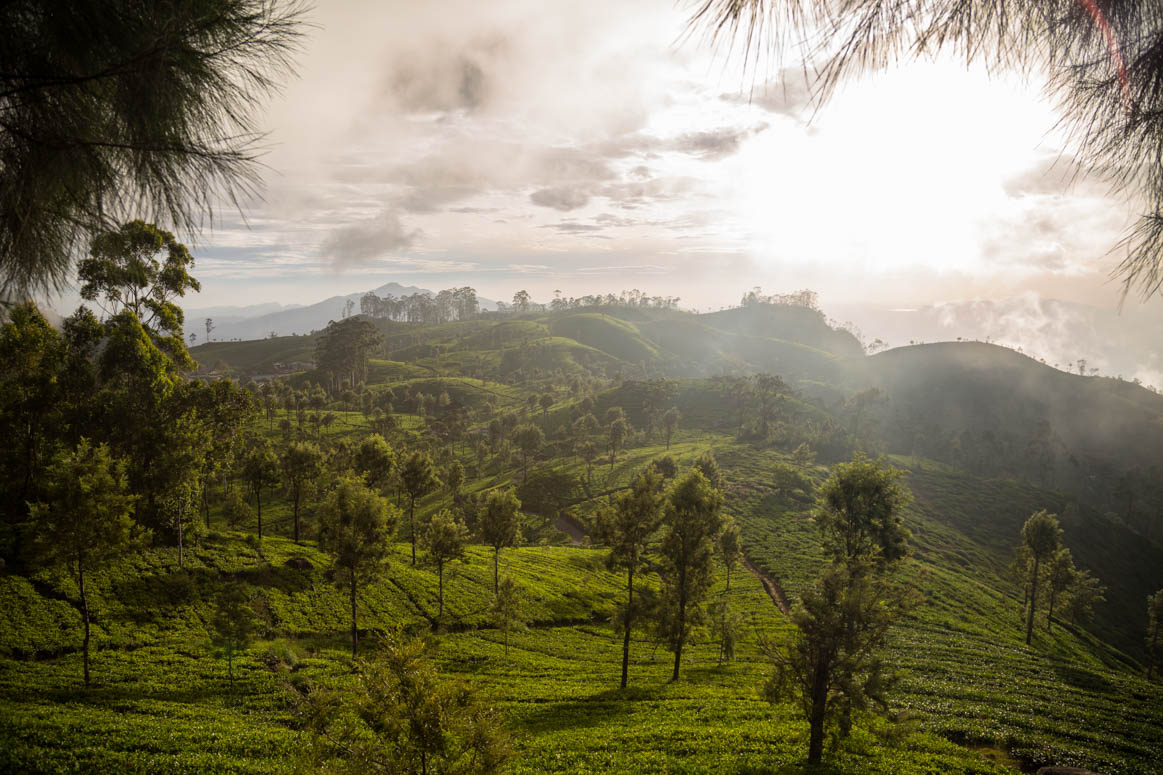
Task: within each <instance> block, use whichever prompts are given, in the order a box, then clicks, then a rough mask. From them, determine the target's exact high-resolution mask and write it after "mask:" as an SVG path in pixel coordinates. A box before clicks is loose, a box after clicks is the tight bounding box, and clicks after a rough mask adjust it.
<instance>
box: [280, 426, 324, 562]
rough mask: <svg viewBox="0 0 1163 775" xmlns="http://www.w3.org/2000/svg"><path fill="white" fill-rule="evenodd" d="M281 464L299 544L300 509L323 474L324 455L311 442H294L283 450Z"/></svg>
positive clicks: (295, 534)
mask: <svg viewBox="0 0 1163 775" xmlns="http://www.w3.org/2000/svg"><path fill="white" fill-rule="evenodd" d="M279 463H280V465H281V467H282V474H283V475H282V480H283V484H285V485H286V487H287V490H288V492H289V494H290V497H291V504H292V506H293V509H294V531H295V532H294V536H295V543H298V542H299V508H300V506H301V504H302V501H303V499H304V497H307V496H309V494H310V492H311V490H312V488H313V487H314V485H315V483H316V481H317V480H318V478H319V476H320V475H321V474H322V473H323V453H322V451H321V450H320V449H319V447H317V446H316V445H314V444H312V443H311V442H309V441H293V442H291V443H290V444H289V445H287V448H286V449H284V450H283V456H282V458H281V459H280V461H279Z"/></svg>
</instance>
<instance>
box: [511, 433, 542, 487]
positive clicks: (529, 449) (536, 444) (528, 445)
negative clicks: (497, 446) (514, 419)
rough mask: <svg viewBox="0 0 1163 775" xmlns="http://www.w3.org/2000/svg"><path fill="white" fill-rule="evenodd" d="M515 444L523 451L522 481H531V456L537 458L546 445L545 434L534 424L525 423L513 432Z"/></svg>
mask: <svg viewBox="0 0 1163 775" xmlns="http://www.w3.org/2000/svg"><path fill="white" fill-rule="evenodd" d="M513 443H515V444H516V445H517V449H519V450H521V481H522V482H525V481H528V479H529V456H530V455H533V456H536V455H537V453H538V452H540V451H541V445H543V444H544V443H545V434H544V433H542V432H541V429H540V428H538V427H537V426H536V425H534V424H533V423H525V424H524V425H521V426H518V428H517V430H515V431H513Z"/></svg>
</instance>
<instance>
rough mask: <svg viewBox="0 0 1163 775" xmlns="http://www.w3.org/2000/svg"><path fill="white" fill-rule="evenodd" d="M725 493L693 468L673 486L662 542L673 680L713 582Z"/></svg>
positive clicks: (664, 601)
mask: <svg viewBox="0 0 1163 775" xmlns="http://www.w3.org/2000/svg"><path fill="white" fill-rule="evenodd" d="M722 501H723V499H722V496H721V495H719V492H718V491H717V490H715V489H714V488H712V487H711V485H710V483H709V482H708V481H707V478H706V477H705V476H703V475H702V473H700V472H699V471H697V470H691V471H690V472H689V473H687V474H686V475H685V476H683V477H682V478H681V479H679V480H678V481H677V482H675V484H674V487H673V488H672V489H671V491H670V494H669V496H668V498H667V504H666V512H665V516H664V518H663V523H662V524H663V536H662V544H661V547H660V554H661V560H662V568H661V570H660V574H661V576H662V603H663V606H664V608H665V610H666V614H667V618H666V625H665V626H666V630H667V636H668V640H669V643H670V648H671V650H672V651H673V652H674V671H673V673H672V674H671V678H670V680H671V681H677V680H678V674H679V668H680V667H681V665H682V650H683V646H684V645H686V641H687V638H688V637H689V635H690V629H691V626H692V624H694V622H695V620H696V619H697V618H698V614H699V612H700V608H701V605H702V602H703V598H704V597H705V596H706V593H707V590H708V589H709V588H710V585H711V571H712V559H713V557H714V552H715V540H716V539H717V538H718V536H719V531H720V530H722V528H723V518H722V515H721V514H720V508H721V507H722Z"/></svg>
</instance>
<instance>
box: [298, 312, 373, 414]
mask: <svg viewBox="0 0 1163 775" xmlns="http://www.w3.org/2000/svg"><path fill="white" fill-rule="evenodd" d="M383 344H384V338H383V336H382V335H381V334H380V332H379V329H377V328H376V326H375V324H374V323H372V322H371V321H370V320H368V319H367V318H364V317H362V316H357V317H352V318H345V319H343V320H340V321H334V320H333V321H331V322H330V323H328V324H327V328H326V329H324V331H323V333H322V334H320V335H319V339H318V341H317V342H316V344H315V368H316V369H317V370H318V371H320V372H321V373H323V374H325V375H326V376H327V380H328V385H329V389H330V391H331V395H333V396H335V395H338V394H339V393H340V391H341V390H342V387H343V385H344V384H346V385H348V386H353V385H356V384H358V383H360V382H366V381H367V362H368V358H370V357H371V354H372V353H374V352H376V351H377V350H379V349H380V348H381V347H383Z"/></svg>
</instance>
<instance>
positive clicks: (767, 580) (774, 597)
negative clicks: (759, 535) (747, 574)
mask: <svg viewBox="0 0 1163 775" xmlns="http://www.w3.org/2000/svg"><path fill="white" fill-rule="evenodd" d="M743 565H744V566H745V567H746V568H747V570H749V571H751V572H752V573H754V574H755V576H756V577H757V578H758V579H759V581H760V582H762V583H763V588H764V589H765V590H767V596H768V597H770V598H771V602H773V603H775V607H776V608H778V609H779V610H780V611H781V612H782V613H783V615H784V616H788V615H790V614H791V606H789V605H788V604H787V596H786V595H785V594H784V593H783V590H782V589H780V586H779V584H777V583H776V582H775V579H773V578H771V577H770V576H768V575H767V574H766V573H764V572H763V571H761V570H760V569H759V568H758V567H756V565H755V563H753V562H751V560H749V559H748V558H747V556H746V555H744V557H743Z"/></svg>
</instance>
